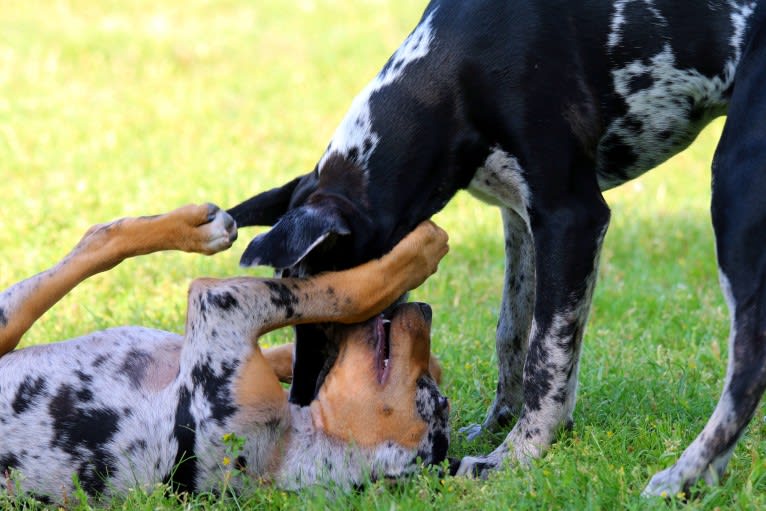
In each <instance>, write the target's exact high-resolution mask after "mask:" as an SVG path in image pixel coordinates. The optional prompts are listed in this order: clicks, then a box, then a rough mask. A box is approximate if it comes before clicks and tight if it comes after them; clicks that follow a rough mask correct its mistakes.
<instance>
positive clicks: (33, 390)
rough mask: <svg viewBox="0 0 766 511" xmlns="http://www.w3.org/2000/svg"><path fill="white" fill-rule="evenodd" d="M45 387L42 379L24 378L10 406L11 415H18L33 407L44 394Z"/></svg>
mask: <svg viewBox="0 0 766 511" xmlns="http://www.w3.org/2000/svg"><path fill="white" fill-rule="evenodd" d="M46 386H47V385H46V383H45V380H44V379H43V378H35V379H34V380H33V379H32V378H30V377H27V378H25V379H24V381H23V382H21V385H19V389H18V390H17V391H16V397H14V399H13V403H12V404H11V408H13V413H15V414H16V415H18V414H20V413H24V412H25V411H27V410H28V409H29V408H31V407H32V406H34V405H35V403H36V401H37V398H38V397H40V396H41V395H42V394H43V393H44V392H45V389H46Z"/></svg>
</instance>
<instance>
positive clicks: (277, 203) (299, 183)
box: [227, 172, 317, 228]
mask: <svg viewBox="0 0 766 511" xmlns="http://www.w3.org/2000/svg"><path fill="white" fill-rule="evenodd" d="M316 186H317V177H316V172H310V173H308V174H306V175H303V176H300V177H296V178H295V179H293V180H292V181H290V182H289V183H287V184H285V185H282V186H280V187H277V188H272V189H271V190H269V191H266V192H263V193H259V194H258V195H256V196H255V197H251V198H249V199H247V200H246V201H244V202H242V203H240V204H237V205H236V206H234V207H233V208H231V209H230V210H228V211H227V213H229V214H230V215H231V217H232V218H233V219H234V221H235V222H237V227H238V228H241V227H250V226H251V225H274V224H275V223H276V222H277V220H279V218H280V217H281V216H282V215H284V214H285V213H287V211H288V210H289V209H290V208H291V207H295V206H296V205H298V204H302V203H303V201H304V200H305V199H306V197H308V196H309V195H310V194H311V193H312V192H313V191H314V190H316Z"/></svg>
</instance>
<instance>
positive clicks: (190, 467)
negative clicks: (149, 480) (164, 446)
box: [162, 387, 197, 493]
mask: <svg viewBox="0 0 766 511" xmlns="http://www.w3.org/2000/svg"><path fill="white" fill-rule="evenodd" d="M191 399H192V395H191V391H190V390H189V389H188V388H186V387H182V388H181V390H180V392H179V394H178V406H177V407H176V417H175V427H174V428H173V437H172V438H171V440H173V439H175V440H176V442H178V451H177V452H176V459H175V462H174V463H173V467H171V469H170V473H169V474H168V475H166V476H165V477H164V478H163V480H162V482H163V483H164V484H167V485H169V486H170V487H171V488H172V489H173V491H175V492H177V493H178V492H194V491H195V490H196V489H197V459H196V457H195V452H194V444H195V442H196V439H197V422H196V421H195V420H194V416H193V415H192V413H191Z"/></svg>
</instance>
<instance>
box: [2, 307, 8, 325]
mask: <svg viewBox="0 0 766 511" xmlns="http://www.w3.org/2000/svg"><path fill="white" fill-rule="evenodd" d="M7 324H8V317H7V316H6V315H5V309H3V308H2V307H0V327H4V326H5V325H7Z"/></svg>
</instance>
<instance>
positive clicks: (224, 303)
mask: <svg viewBox="0 0 766 511" xmlns="http://www.w3.org/2000/svg"><path fill="white" fill-rule="evenodd" d="M207 300H208V302H209V303H210V305H213V306H214V307H218V308H219V309H221V310H225V311H227V310H229V309H231V308H236V307H238V306H239V302H238V301H237V299H236V298H234V295H232V294H231V293H229V292H228V291H224V292H223V293H212V292H210V291H208V292H207Z"/></svg>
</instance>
